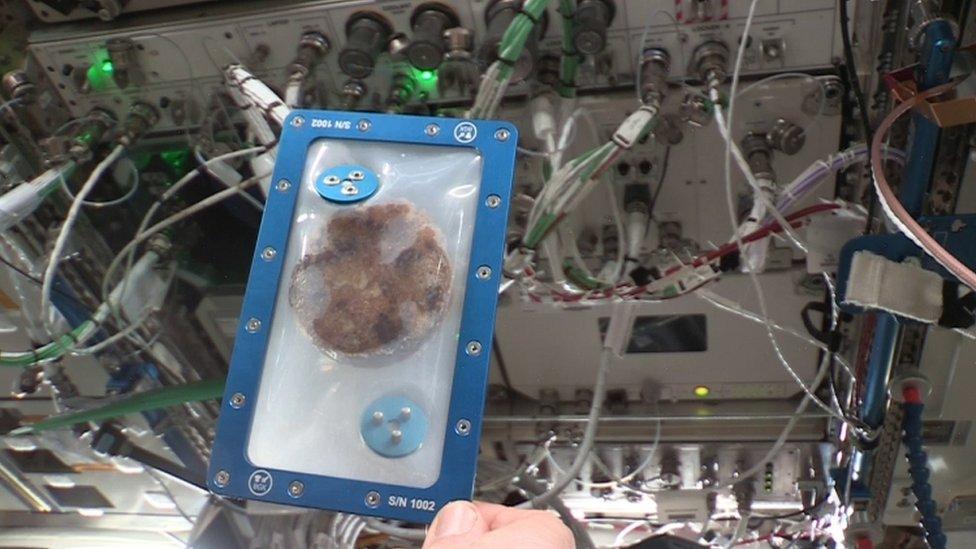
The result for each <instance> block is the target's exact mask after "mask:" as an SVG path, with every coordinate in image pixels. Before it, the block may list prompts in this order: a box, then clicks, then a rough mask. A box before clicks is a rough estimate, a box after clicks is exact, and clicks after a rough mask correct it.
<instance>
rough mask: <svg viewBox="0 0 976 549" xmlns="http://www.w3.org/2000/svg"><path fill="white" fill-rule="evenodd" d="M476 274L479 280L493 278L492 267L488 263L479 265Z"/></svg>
mask: <svg viewBox="0 0 976 549" xmlns="http://www.w3.org/2000/svg"><path fill="white" fill-rule="evenodd" d="M476 276H477V277H478V280H488V279H489V278H491V267H489V266H488V265H482V266H480V267H478V271H477V273H476Z"/></svg>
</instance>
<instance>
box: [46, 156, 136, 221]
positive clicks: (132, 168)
mask: <svg viewBox="0 0 976 549" xmlns="http://www.w3.org/2000/svg"><path fill="white" fill-rule="evenodd" d="M121 160H124V161H126V162H128V163H129V190H128V191H126V192H125V194H123V195H122V196H120V197H118V198H113V199H112V200H106V201H104V202H95V201H91V200H82V201H81V204H82V205H83V206H85V207H86V208H110V207H112V206H118V205H119V204H124V203H126V202H128V201H129V199H131V198H132V197H133V196H135V194H136V192H137V191H138V190H139V168H138V167H136V163H135V162H134V161H133V160H132V159H131V158H129V157H128V156H124V157H122V159H121ZM60 179H61V189H62V190H63V191H64V194H66V195H68V200H74V199H75V195H74V194H72V193H71V189H69V188H68V181H67V180H66V179H65V178H64V174H63V173H62V174H61V178H60Z"/></svg>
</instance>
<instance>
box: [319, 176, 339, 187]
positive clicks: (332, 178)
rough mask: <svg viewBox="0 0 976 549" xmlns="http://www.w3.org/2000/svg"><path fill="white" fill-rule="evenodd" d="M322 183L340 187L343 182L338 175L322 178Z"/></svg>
mask: <svg viewBox="0 0 976 549" xmlns="http://www.w3.org/2000/svg"><path fill="white" fill-rule="evenodd" d="M322 182H323V183H325V184H326V185H338V184H339V183H341V182H342V179H341V178H339V176H338V175H327V176H325V177H323V178H322Z"/></svg>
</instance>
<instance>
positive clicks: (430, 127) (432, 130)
mask: <svg viewBox="0 0 976 549" xmlns="http://www.w3.org/2000/svg"><path fill="white" fill-rule="evenodd" d="M424 133H425V134H427V135H428V136H430V137H434V136H435V135H437V134H439V133H441V127H440V126H438V125H437V124H427V127H426V128H424Z"/></svg>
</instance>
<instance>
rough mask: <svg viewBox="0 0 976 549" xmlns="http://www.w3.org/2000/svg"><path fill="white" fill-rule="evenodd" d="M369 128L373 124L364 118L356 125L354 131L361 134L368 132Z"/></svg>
mask: <svg viewBox="0 0 976 549" xmlns="http://www.w3.org/2000/svg"><path fill="white" fill-rule="evenodd" d="M371 127H373V123H372V122H370V121H369V120H366V119H365V118H363V119H362V120H360V121H359V122H357V123H356V129H358V130H359V131H361V132H365V131H369V129H370V128H371Z"/></svg>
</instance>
